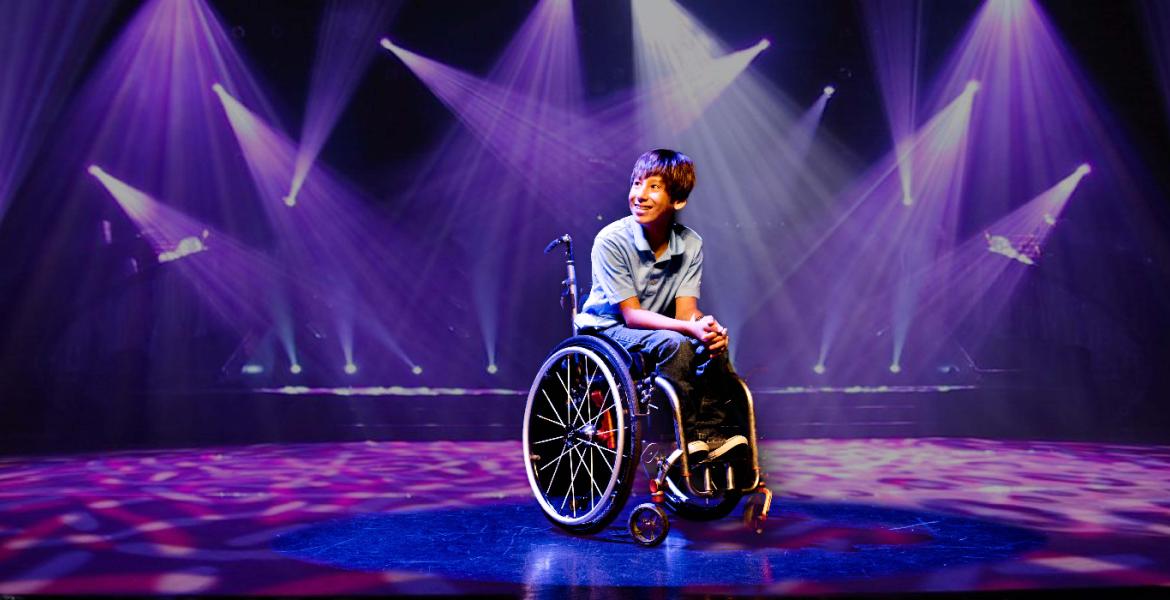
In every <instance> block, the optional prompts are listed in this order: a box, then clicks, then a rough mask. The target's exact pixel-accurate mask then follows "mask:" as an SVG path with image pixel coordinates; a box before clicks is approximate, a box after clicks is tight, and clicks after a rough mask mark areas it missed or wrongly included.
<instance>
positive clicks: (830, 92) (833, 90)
mask: <svg viewBox="0 0 1170 600" xmlns="http://www.w3.org/2000/svg"><path fill="white" fill-rule="evenodd" d="M824 92H825V95H826V96H832V95H833V94H836V93H837V88H835V87H833V86H831V85H826V86H825V89H824Z"/></svg>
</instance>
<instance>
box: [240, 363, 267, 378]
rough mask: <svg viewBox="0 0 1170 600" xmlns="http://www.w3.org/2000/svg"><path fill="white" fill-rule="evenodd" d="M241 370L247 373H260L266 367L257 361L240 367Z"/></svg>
mask: <svg viewBox="0 0 1170 600" xmlns="http://www.w3.org/2000/svg"><path fill="white" fill-rule="evenodd" d="M240 372H241V373H243V374H245V375H259V374H261V373H263V372H264V367H262V366H260V365H258V364H255V363H249V364H246V365H244V366H243V367H240Z"/></svg>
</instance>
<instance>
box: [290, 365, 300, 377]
mask: <svg viewBox="0 0 1170 600" xmlns="http://www.w3.org/2000/svg"><path fill="white" fill-rule="evenodd" d="M288 372H289V373H292V374H293V375H300V373H301V366H300V365H298V364H296V363H293V364H292V365H291V366H289V368H288Z"/></svg>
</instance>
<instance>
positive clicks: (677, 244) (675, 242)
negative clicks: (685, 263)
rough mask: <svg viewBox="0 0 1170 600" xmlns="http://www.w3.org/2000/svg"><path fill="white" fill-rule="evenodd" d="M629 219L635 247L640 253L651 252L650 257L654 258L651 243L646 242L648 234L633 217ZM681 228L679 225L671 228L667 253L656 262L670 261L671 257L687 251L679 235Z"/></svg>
mask: <svg viewBox="0 0 1170 600" xmlns="http://www.w3.org/2000/svg"><path fill="white" fill-rule="evenodd" d="M629 219H630V225H629V227H630V232H631V233H632V234H633V236H634V247H635V248H637V249H638V251H639V252H649V253H650V255H651V256H653V255H654V251H653V250H651V249H650V242H647V241H646V232H645V231H644V230H643V229H642V226H641V225H639V224H638V221H636V220H635V219H634V218H633V217H630V218H629ZM681 227H682V226H681V225H679V224H677V223H675V224H674V225H673V226H671V228H670V239H669V240H667V242H666V253H665V254H663V255H662V258H660V259H658V260H657V261H656V262H662V261H664V260H669V259H670V257H672V256H675V255H677V254H682V253H683V252H685V251H686V248H685V247H684V245H683V240H682V236H681V235H679V230H680V228H681Z"/></svg>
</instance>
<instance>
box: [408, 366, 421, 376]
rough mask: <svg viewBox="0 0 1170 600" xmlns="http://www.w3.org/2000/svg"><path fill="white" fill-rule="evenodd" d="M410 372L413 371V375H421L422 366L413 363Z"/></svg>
mask: <svg viewBox="0 0 1170 600" xmlns="http://www.w3.org/2000/svg"><path fill="white" fill-rule="evenodd" d="M410 372H411V373H414V374H415V375H422V367H420V366H418V365H414V366H413V367H411V368H410Z"/></svg>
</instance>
